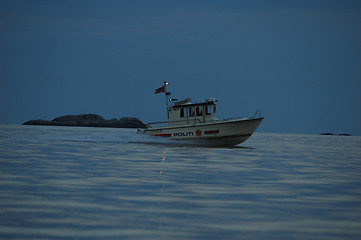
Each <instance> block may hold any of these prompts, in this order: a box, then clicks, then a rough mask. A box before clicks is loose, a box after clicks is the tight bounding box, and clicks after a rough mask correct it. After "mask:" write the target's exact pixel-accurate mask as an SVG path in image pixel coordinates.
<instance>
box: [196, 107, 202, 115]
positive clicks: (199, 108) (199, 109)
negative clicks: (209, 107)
mask: <svg viewBox="0 0 361 240" xmlns="http://www.w3.org/2000/svg"><path fill="white" fill-rule="evenodd" d="M196 114H197V116H202V107H196Z"/></svg>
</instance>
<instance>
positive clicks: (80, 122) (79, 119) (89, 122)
mask: <svg viewBox="0 0 361 240" xmlns="http://www.w3.org/2000/svg"><path fill="white" fill-rule="evenodd" d="M23 125H45V126H75V127H110V128H145V127H146V125H145V124H144V123H143V122H142V121H140V120H139V119H138V118H134V117H123V118H121V119H119V120H117V119H115V118H114V119H111V120H106V119H104V118H103V117H102V116H99V115H97V114H80V115H65V116H62V117H57V118H54V119H53V120H51V121H47V120H40V119H39V120H30V121H27V122H25V123H23Z"/></svg>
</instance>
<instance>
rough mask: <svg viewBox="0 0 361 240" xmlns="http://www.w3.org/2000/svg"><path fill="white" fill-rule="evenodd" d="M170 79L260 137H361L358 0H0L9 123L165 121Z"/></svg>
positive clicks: (0, 88)
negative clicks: (77, 117) (254, 121)
mask: <svg viewBox="0 0 361 240" xmlns="http://www.w3.org/2000/svg"><path fill="white" fill-rule="evenodd" d="M164 80H166V81H168V82H169V83H170V85H169V90H170V91H171V92H172V94H173V97H177V98H179V99H181V98H186V97H192V98H193V99H194V100H196V101H203V100H204V99H205V98H208V97H214V98H216V99H218V100H219V104H218V117H220V118H228V117H238V116H250V115H253V113H254V112H255V111H256V109H258V108H260V109H262V112H263V114H264V116H265V120H264V122H263V123H262V125H261V126H260V128H259V131H263V132H290V133H321V132H334V133H351V134H358V135H361V1H347V0H339V1H332V0H324V1H317V0H312V1H307V0H299V1H278V0H273V1H268V0H263V1H262V0H261V1H255V0H254V1H227V0H224V1H196V0H192V1H186V0H183V1H157V0H155V1H136V0H132V1H101V0H99V1H94V0H76V1H63V0H53V1H48V0H43V1H36V0H24V1H20V0H9V1H6V0H0V101H1V102H0V123H22V122H25V121H27V120H30V119H47V120H51V119H53V118H55V117H58V116H61V115H66V114H81V113H96V114H100V115H102V116H103V117H104V118H108V119H110V118H120V117H123V116H134V117H138V118H140V119H141V120H142V121H144V122H151V121H161V120H165V118H166V113H165V106H164V104H165V103H164V102H165V100H164V96H163V95H161V94H158V95H154V94H153V92H154V89H156V88H158V87H160V86H162V83H163V81H164Z"/></svg>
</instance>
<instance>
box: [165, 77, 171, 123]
mask: <svg viewBox="0 0 361 240" xmlns="http://www.w3.org/2000/svg"><path fill="white" fill-rule="evenodd" d="M167 85H168V83H167V82H166V81H164V89H165V103H166V106H167V117H168V119H169V107H168V95H169V94H170V93H168V92H167Z"/></svg>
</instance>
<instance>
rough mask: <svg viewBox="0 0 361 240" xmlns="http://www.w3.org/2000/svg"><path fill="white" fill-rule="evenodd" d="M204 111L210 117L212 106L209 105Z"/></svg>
mask: <svg viewBox="0 0 361 240" xmlns="http://www.w3.org/2000/svg"><path fill="white" fill-rule="evenodd" d="M205 110H206V115H212V106H211V105H208V106H205Z"/></svg>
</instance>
